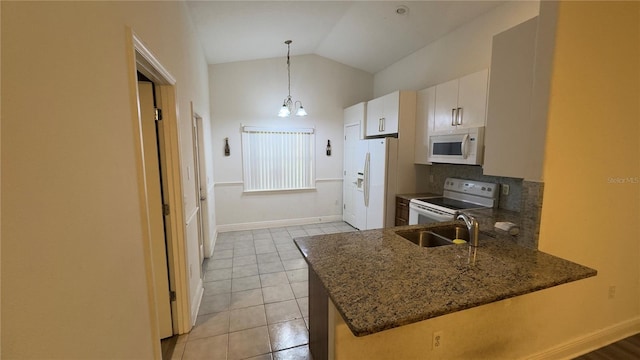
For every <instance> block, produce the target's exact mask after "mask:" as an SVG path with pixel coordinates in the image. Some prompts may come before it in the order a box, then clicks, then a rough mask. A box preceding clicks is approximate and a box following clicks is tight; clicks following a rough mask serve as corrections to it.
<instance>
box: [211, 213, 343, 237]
mask: <svg viewBox="0 0 640 360" xmlns="http://www.w3.org/2000/svg"><path fill="white" fill-rule="evenodd" d="M334 221H342V215H327V216H316V217H310V218H300V219H284V220H271V221H258V222H250V223H240V224H224V225H218V226H217V230H218V233H223V232H227V231H240V230H256V229H266V228H272V227H282V226H296V225H309V224H319V223H327V222H334Z"/></svg>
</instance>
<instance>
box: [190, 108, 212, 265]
mask: <svg viewBox="0 0 640 360" xmlns="http://www.w3.org/2000/svg"><path fill="white" fill-rule="evenodd" d="M191 121H192V128H191V131H192V133H191V136H192V144H193V164H194V185H195V192H196V198H197V199H198V206H197V210H196V211H197V212H198V213H197V220H198V255H199V260H200V266H202V267H203V268H202V270H201V271H200V276H201V277H204V273H205V269H204V258H205V257H209V254H207V251H206V250H207V249H206V248H207V246H206V245H205V244H207V243H208V242H209V236H208V231H209V230H208V229H209V227H208V222H207V221H206V219H207V218H208V214H207V174H206V170H205V168H204V163H203V162H202V159H204V153H203V151H204V144H203V139H204V133H203V126H202V117H201V116H200V115H198V114H197V113H196V112H195V111H194V110H193V102H192V103H191Z"/></svg>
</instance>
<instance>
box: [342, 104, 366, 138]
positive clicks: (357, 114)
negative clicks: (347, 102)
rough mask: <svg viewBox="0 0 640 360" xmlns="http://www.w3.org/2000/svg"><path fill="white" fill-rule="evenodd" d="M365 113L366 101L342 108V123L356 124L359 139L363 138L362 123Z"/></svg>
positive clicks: (363, 122) (364, 119)
mask: <svg viewBox="0 0 640 360" xmlns="http://www.w3.org/2000/svg"><path fill="white" fill-rule="evenodd" d="M366 115H367V103H366V102H361V103H358V104H355V105H352V106H349V107H348V108H346V109H344V125H345V126H346V125H353V124H358V125H359V126H358V128H359V129H360V139H364V136H365V133H364V124H365V121H366Z"/></svg>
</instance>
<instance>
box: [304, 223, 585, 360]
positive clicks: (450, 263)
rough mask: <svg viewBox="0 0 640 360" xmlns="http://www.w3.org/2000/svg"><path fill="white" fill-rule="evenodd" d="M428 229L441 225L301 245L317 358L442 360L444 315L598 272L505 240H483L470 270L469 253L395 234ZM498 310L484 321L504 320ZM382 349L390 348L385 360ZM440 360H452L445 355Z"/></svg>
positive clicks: (450, 338) (314, 238) (350, 235)
mask: <svg viewBox="0 0 640 360" xmlns="http://www.w3.org/2000/svg"><path fill="white" fill-rule="evenodd" d="M446 225H447V223H441V224H438V225H436V226H439V227H441V226H446ZM449 225H451V224H449ZM430 227H434V226H433V225H431V226H426V225H415V226H403V227H396V228H387V229H380V230H370V231H361V232H350V233H340V234H332V235H320V236H310V237H303V238H296V239H295V243H296V244H297V246H298V248H299V249H300V251H301V252H302V254H303V256H304V258H305V260H306V261H307V263H308V264H309V316H310V321H309V323H310V324H309V326H310V329H309V335H310V349H311V352H312V354H313V356H314V359H326V358H332V359H333V358H336V359H340V358H350V357H351V358H353V356H365V358H369V359H371V358H375V357H378V358H389V356H395V357H396V358H399V357H397V356H400V357H403V358H404V357H407V358H420V357H424V356H426V354H429V353H431V355H429V356H434V355H435V357H438V356H437V355H438V354H437V353H435V354H434V351H438V350H434V348H437V347H438V346H439V345H438V344H436V342H435V341H436V337H437V332H438V330H439V326H441V324H440V323H442V321H444V320H447V316H451V315H455V314H461V313H463V312H467V311H477V310H476V309H478V308H479V307H481V305H488V304H489V306H493V304H495V303H496V302H500V300H505V299H509V298H513V297H516V296H519V295H524V294H529V293H532V292H535V291H539V290H543V289H547V288H550V287H553V286H556V285H560V284H564V283H568V282H572V281H576V280H580V279H584V278H588V277H591V276H595V275H596V273H597V272H596V270H594V269H591V268H588V267H585V266H582V265H579V264H576V263H573V262H570V261H567V260H564V259H560V258H558V257H555V256H552V255H549V254H546V253H543V252H540V251H536V250H532V249H526V248H524V247H521V246H518V245H515V244H514V243H512V242H511V241H510V240H508V239H503V238H500V237H496V238H492V237H487V236H484V237H483V238H482V239H481V241H480V246H479V247H478V250H477V257H476V260H475V263H472V264H470V263H469V258H468V246H467V245H450V246H440V247H433V248H422V247H419V246H417V245H415V244H413V243H411V242H410V241H408V240H406V239H404V238H403V237H401V236H399V235H397V234H396V231H398V230H407V229H416V228H425V229H426V228H430ZM507 301H508V300H507ZM499 306H502V307H505V306H508V304H507V305H504V304H503V305H499ZM462 310H465V311H462ZM501 310H504V309H502V308H501ZM500 312H501V311H497V315H496V316H494V315H490V316H489V317H490V319H491V320H485V323H486V324H488V325H490V324H491V322H492V321H499V318H500V316H501V315H500ZM502 312H503V313H504V314H508V313H509V312H508V311H506V312H504V311H502ZM447 314H448V315H447ZM443 315H446V316H443ZM505 316H506V315H505ZM443 319H444V320H443ZM496 319H497V320H496ZM448 320H449V322H450V323H451V321H453V322H458V323H459V327H460V328H461V329H464V328H466V329H468V330H470V331H472V332H473V331H475V330H474V327H473V326H476V327H477V326H479V325H478V324H469V323H466V320H464V319H462V320H461V319H460V318H449V319H448ZM470 325H473V326H471V327H469V326H470ZM347 328H348V330H347ZM450 332H451V331H450ZM432 334H433V341H434V342H433V344H432ZM448 335H449V336H448V342H449V344H453V343H456V341H460V340H464V339H469V338H470V337H471V338H473V337H476V338H481V337H482V334H481V333H473V334H471V333H468V332H467V331H461V332H460V334H459V336H455V338H454V334H452V333H449V334H448ZM439 339H440V338H439V337H438V340H439ZM464 341H466V340H464ZM467 343H469V341H467ZM376 344H379V346H377V345H376ZM449 348H451V347H448V348H447V349H449ZM384 349H389V350H387V352H386V353H385V350H384ZM467 350H468V351H472V350H469V349H467ZM363 351H364V352H367V353H366V355H365V353H363ZM389 351H390V352H389ZM398 351H401V353H398ZM465 351H466V350H465ZM478 351H479V350H478ZM490 351H493V353H491V352H487V350H486V349H484V354H485V355H487V356H488V355H490V356H496V355H499V353H496V352H495V351H499V348H495V347H494V348H492V350H490ZM450 355H451V354H450ZM468 356H470V355H469V354H468ZM439 357H446V356H445V355H444V353H440V355H439ZM452 357H455V356H452Z"/></svg>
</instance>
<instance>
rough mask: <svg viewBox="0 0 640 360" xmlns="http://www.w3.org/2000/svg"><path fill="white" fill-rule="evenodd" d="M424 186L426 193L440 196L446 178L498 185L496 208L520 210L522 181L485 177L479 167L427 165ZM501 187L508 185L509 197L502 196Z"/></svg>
mask: <svg viewBox="0 0 640 360" xmlns="http://www.w3.org/2000/svg"><path fill="white" fill-rule="evenodd" d="M427 166H428V167H429V170H428V171H426V174H427V176H426V177H427V178H426V179H425V180H424V181H426V184H421V185H422V187H423V188H425V189H426V191H427V192H431V193H435V194H442V192H443V191H444V181H445V179H446V178H448V177H454V178H460V179H469V180H477V181H484V182H490V183H496V184H500V202H499V205H498V207H499V208H501V209H505V210H512V211H520V210H521V208H522V201H521V199H522V182H523V181H522V179H515V178H508V177H499V176H486V175H483V174H482V167H481V166H474V165H454V164H433V165H427ZM502 185H509V195H503V194H502Z"/></svg>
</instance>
